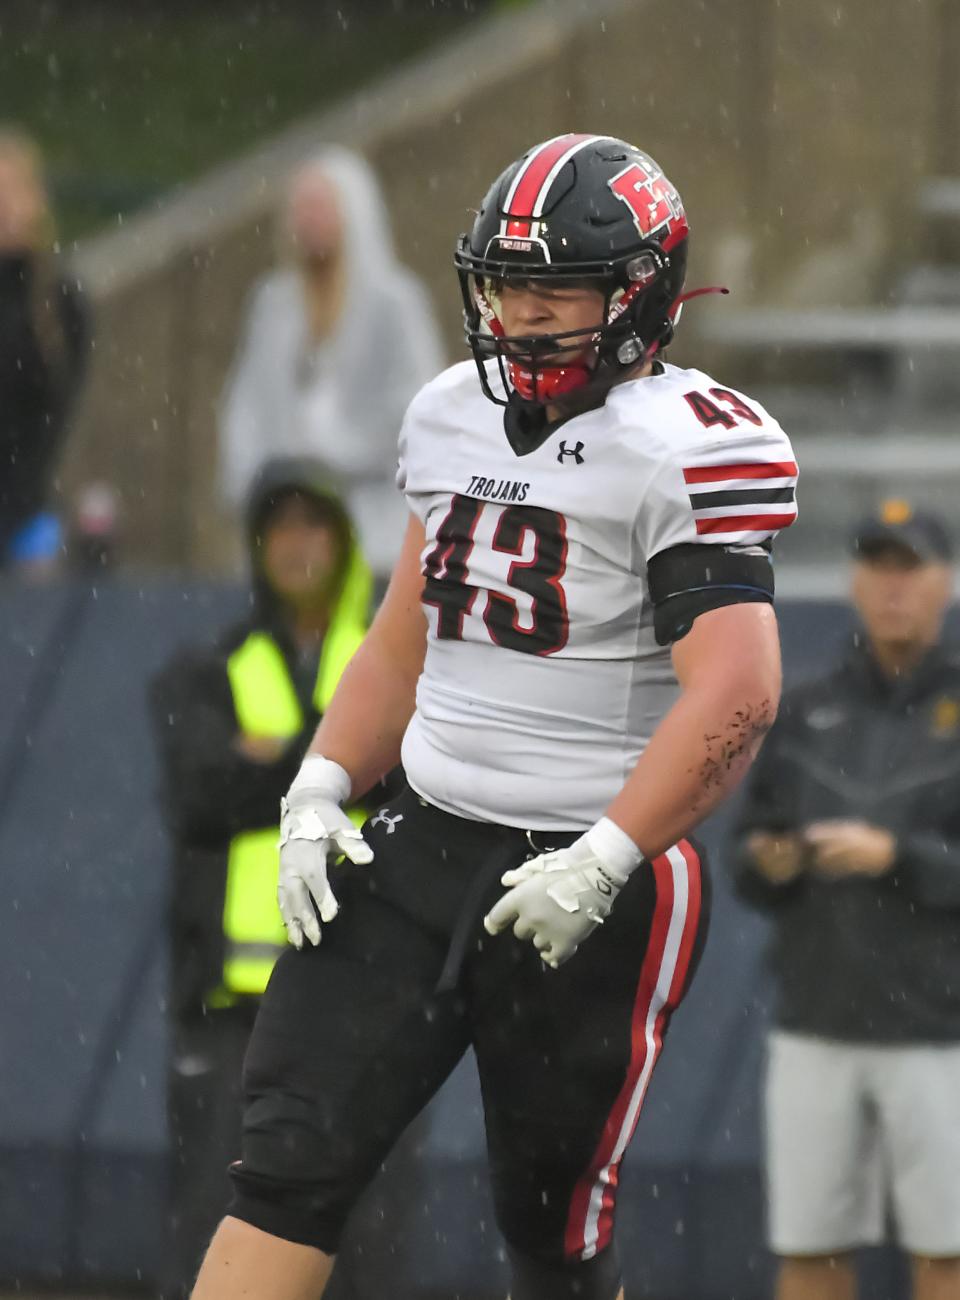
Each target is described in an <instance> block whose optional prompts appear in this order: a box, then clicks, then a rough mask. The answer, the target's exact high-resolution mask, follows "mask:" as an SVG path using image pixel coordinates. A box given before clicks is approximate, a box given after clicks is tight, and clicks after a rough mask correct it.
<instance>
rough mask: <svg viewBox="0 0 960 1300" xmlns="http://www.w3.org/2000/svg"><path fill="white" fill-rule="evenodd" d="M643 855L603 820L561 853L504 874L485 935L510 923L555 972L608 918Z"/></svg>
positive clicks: (502, 928)
mask: <svg viewBox="0 0 960 1300" xmlns="http://www.w3.org/2000/svg"><path fill="white" fill-rule="evenodd" d="M642 861H643V854H642V853H641V852H640V850H639V849H638V848H637V846H636V844H634V842H633V840H632V839H631V838H630V836H629V835H627V833H626V832H625V831H622V830H621V829H620V827H619V826H618V825H617V824H616V822H612V821H611V820H610V819H609V817H601V819H600V820H599V821H598V822H597V823H596V825H595V826H592V827H591V828H590V830H588V831H587V832H585V834H583V835H581V836H580V838H579V839H578V840H574V842H573V843H572V844H571V845H569V846H568V847H567V848H565V849H557V850H556V851H555V852H553V853H542V854H540V856H539V857H536V858H532V859H531V860H530V861H529V862H525V863H524V864H523V866H520V867H516V868H514V870H512V871H507V872H505V873H504V874H503V875H502V876H501V877H500V883H501V884H504V885H508V886H510V888H509V890H508V892H507V893H506V894H504V896H503V897H502V898H501V899H500V901H499V902H498V903H496V904H495V905H494V906H493V907H492V908H491V909H490V911H489V912H488V913H487V915H486V916H485V917H484V918H483V924H484V926H485V928H486V930H487V932H488V933H489V934H500V933H501V931H503V930H505V929H506V928H507V926H509V925H511V924H512V925H513V933H514V934H515V935H516V937H517V938H518V939H532V940H533V946H534V947H535V948H536V949H537V951H538V952H539V953H540V956H541V957H542V958H543V960H544V961H545V962H546V964H547V965H548V966H552V967H553V968H554V969H556V968H557V967H558V966H560V965H562V963H563V962H565V961H567V959H568V958H570V957H572V956H573V954H574V953H575V952H576V951H577V948H578V947H579V946H580V944H581V943H583V941H584V939H586V938H587V936H588V935H590V934H592V933H593V931H594V930H595V929H596V928H597V926H598V925H602V924H603V921H604V919H605V918H606V917H607V916H608V915H609V913H610V909H611V907H612V906H613V902H614V899H615V898H616V897H617V895H618V894H619V893H620V890H621V889H622V888H623V886H624V885H625V884H626V883H627V879H628V877H629V875H630V873H631V872H632V871H634V870H635V869H636V867H638V866H639V865H640V863H641V862H642Z"/></svg>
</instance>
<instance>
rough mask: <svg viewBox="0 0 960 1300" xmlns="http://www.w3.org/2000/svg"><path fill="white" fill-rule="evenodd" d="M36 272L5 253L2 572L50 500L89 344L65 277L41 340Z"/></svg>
mask: <svg viewBox="0 0 960 1300" xmlns="http://www.w3.org/2000/svg"><path fill="white" fill-rule="evenodd" d="M37 274H38V268H37V263H36V261H35V260H34V259H33V258H31V257H29V256H26V255H17V254H6V255H4V256H0V567H2V565H3V562H4V556H5V553H6V550H7V546H8V544H9V542H10V539H11V538H12V537H13V535H14V534H15V533H16V532H17V530H18V529H19V528H20V527H22V525H23V524H25V523H26V522H27V520H28V519H30V517H31V516H32V515H34V514H36V512H37V511H38V510H40V509H41V508H42V507H43V505H44V503H45V500H46V496H47V493H48V491H49V488H50V483H51V480H52V477H53V470H54V465H55V462H56V459H57V455H58V453H59V450H60V440H61V435H62V433H63V431H64V427H65V424H66V421H67V418H68V415H69V412H70V407H71V403H72V402H73V399H74V397H75V396H76V393H77V390H78V388H79V385H80V381H81V379H82V377H83V371H84V368H85V364H86V357H87V352H88V346H89V325H88V316H87V309H86V306H85V301H84V298H83V296H82V294H81V293H80V290H79V289H78V287H77V284H76V282H75V281H71V280H69V279H67V278H64V277H62V276H61V277H56V276H55V277H54V278H53V279H52V282H51V287H50V292H51V293H52V294H53V301H52V302H51V303H50V311H49V319H48V320H47V321H46V328H47V331H48V332H49V334H50V338H48V339H42V338H41V337H40V332H39V324H38V310H39V309H38V306H37V303H36V301H35V299H36V297H37V290H36V285H35V277H36V275H37Z"/></svg>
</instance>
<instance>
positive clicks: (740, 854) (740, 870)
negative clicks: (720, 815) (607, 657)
mask: <svg viewBox="0 0 960 1300" xmlns="http://www.w3.org/2000/svg"><path fill="white" fill-rule="evenodd" d="M791 713H792V708H791V706H790V703H789V702H788V701H785V702H784V704H783V706H782V707H781V711H780V716H779V717H778V719H777V721H776V722H775V723H774V725H773V727H772V729H771V731H770V734H769V735H768V736H767V738H766V740H765V741H764V743H763V748H762V749H761V750H760V753H759V755H758V757H757V759H756V762H755V763H754V765H753V768H752V770H751V772H750V775H749V777H748V784H747V789H746V796H745V799H744V802H743V806H742V809H741V812H740V816H739V817H738V819H737V823H736V826H735V827H734V831H733V835H732V837H731V841H732V842H731V846H730V856H729V860H730V864H731V867H732V869H733V876H734V885H735V887H736V891H737V893H738V894H739V895H740V897H741V898H742V899H743V901H744V902H746V903H749V904H750V905H751V906H753V907H759V908H762V909H764V910H768V909H771V908H776V907H778V906H780V905H781V904H782V903H785V902H787V901H789V900H790V899H792V898H794V897H795V896H796V894H797V892H798V891H799V890H800V889H802V888H803V885H804V882H803V878H802V877H801V878H799V879H796V880H793V881H790V882H789V883H788V884H784V885H777V884H774V883H773V882H772V881H770V880H768V879H767V877H766V876H764V875H763V874H762V873H761V872H760V871H758V870H757V868H756V865H755V864H754V861H753V858H752V857H751V856H750V854H749V853H748V852H747V848H746V841H747V837H748V836H749V835H750V834H751V832H753V831H793V830H795V829H796V828H797V811H796V808H795V806H794V799H793V791H794V790H795V788H796V773H795V772H794V771H793V770H792V765H791V764H790V762H789V759H788V758H786V757H785V755H784V752H783V748H784V742H785V741H786V740H787V739H788V738H789V735H790V731H791Z"/></svg>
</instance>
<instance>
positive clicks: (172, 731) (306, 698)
mask: <svg viewBox="0 0 960 1300" xmlns="http://www.w3.org/2000/svg"><path fill="white" fill-rule="evenodd" d="M292 485H296V487H297V489H298V490H303V491H308V492H311V493H313V495H315V496H317V497H318V498H322V499H323V500H324V501H325V503H326V504H327V506H328V508H329V509H330V511H331V512H332V514H333V515H334V517H335V520H336V524H335V526H336V527H337V528H338V529H342V537H343V540H344V543H345V566H344V569H343V570H342V573H341V587H340V593H339V595H338V596H333V597H332V598H331V599H332V603H334V604H338V603H339V601H340V598H341V597H342V596H343V595H344V593H345V591H346V588H347V585H348V583H347V574H346V568H347V567H349V566H348V565H347V564H346V558H347V556H352V555H354V554H355V552H356V542H355V539H354V537H353V530H352V528H351V525H350V520H349V518H348V516H347V514H346V511H345V510H344V508H343V506H342V505H341V504H340V502H339V501H338V499H337V498H336V496H335V495H334V494H332V493H331V492H330V491H329V490H328V489H327V487H326V485H325V484H324V482H323V480H322V477H320V470H319V467H317V466H316V465H315V464H314V463H312V462H309V461H297V460H282V461H281V460H278V461H273V462H270V463H268V465H267V466H265V467H264V469H263V471H262V472H261V474H260V476H259V477H258V480H257V482H256V483H255V484H254V487H253V489H252V492H251V497H250V501H249V503H248V512H247V531H248V541H249V545H250V558H251V569H252V591H251V612H250V617H249V618H247V619H245V620H244V621H243V622H241V623H239V624H238V625H237V626H235V627H232V628H230V629H229V630H228V631H226V632H225V633H224V634H223V635H222V636H221V637H220V638H219V640H218V641H217V642H216V643H215V644H214V645H212V646H207V647H200V648H192V649H188V650H186V651H184V652H183V653H181V654H179V655H177V656H176V657H175V658H174V659H173V661H172V662H171V663H169V664H168V665H167V666H166V667H165V668H164V669H163V670H162V671H161V672H160V673H159V674H158V675H157V676H156V677H155V678H154V679H153V681H152V682H151V683H150V687H149V704H150V712H151V718H152V722H153V730H154V735H155V738H156V743H157V747H158V751H159V754H160V764H161V772H162V798H163V803H164V810H165V813H166V821H167V825H168V827H169V829H170V833H171V838H172V840H173V843H174V854H173V878H172V882H171V895H170V897H171V903H170V915H169V927H170V936H171V949H172V952H171V956H172V962H171V970H172V993H171V1001H172V1008H171V1010H172V1013H173V1015H174V1017H175V1019H176V1020H177V1021H179V1022H181V1023H183V1022H185V1021H187V1020H189V1019H190V1018H191V1017H193V1016H199V1015H202V1014H203V1007H204V999H205V996H206V995H207V994H208V993H209V992H210V991H211V990H212V989H215V988H217V987H218V986H219V985H220V983H221V980H222V975H223V957H224V939H223V903H224V893H225V888H226V879H227V856H228V851H229V848H230V841H231V840H232V839H233V837H234V836H235V835H237V834H238V833H239V832H241V831H245V830H260V829H263V828H264V827H268V826H274V825H276V824H277V823H278V822H279V819H280V799H281V796H283V795H284V794H286V792H287V790H288V788H289V786H290V783H291V781H292V780H293V778H294V777H295V776H296V774H297V771H298V769H299V767H300V763H301V761H302V759H303V755H304V754H305V753H306V750H307V748H308V746H309V744H310V741H311V739H312V738H313V733H314V731H315V730H316V728H317V723H318V722H319V720H320V715H319V714H318V713H317V710H316V707H315V705H314V702H313V691H314V686H315V683H316V671H317V662H316V661H315V662H314V663H313V664H312V665H310V664H308V665H303V664H301V663H299V662H298V657H297V652H296V650H295V647H294V645H293V644H292V641H291V639H290V633H289V630H288V625H287V621H286V618H285V615H284V613H283V610H282V609H281V608H280V606H279V604H278V601H277V598H276V596H275V594H274V592H273V591H272V590H271V588H270V586H269V585H268V583H267V582H266V579H265V577H264V575H263V572H262V570H261V567H260V563H259V554H260V553H259V544H258V534H259V532H260V529H261V527H262V522H263V518H264V514H265V512H266V511H268V510H269V509H270V508H271V502H272V501H273V500H274V498H275V495H276V493H277V492H278V491H282V490H284V489H285V488H288V487H290V486H292ZM361 563H362V562H361ZM367 576H368V577H369V575H367ZM360 594H361V595H362V594H363V593H362V592H361V593H360ZM365 613H366V610H365V609H364V610H359V611H354V614H355V616H356V618H357V619H358V620H360V621H362V619H363V617H364V615H365ZM251 632H266V633H267V634H268V635H270V636H271V637H272V638H273V640H274V641H275V642H276V644H277V646H278V647H279V648H280V650H281V653H282V654H283V657H284V659H285V661H286V664H287V670H288V672H289V674H290V678H291V681H292V682H293V684H294V688H295V690H296V693H297V698H298V700H299V702H300V708H301V710H302V714H303V718H304V725H303V729H302V730H301V732H300V733H299V735H297V736H296V737H294V738H293V740H291V741H290V742H289V744H288V746H287V748H286V749H285V750H284V753H283V755H282V756H281V757H280V758H279V759H277V760H276V761H275V762H273V763H258V762H255V761H254V760H253V759H250V758H247V757H245V756H244V755H243V754H242V753H241V752H240V751H239V750H238V749H237V748H236V745H235V743H234V742H235V739H236V737H237V735H238V733H239V731H240V724H239V722H238V719H237V715H236V710H235V707H234V702H233V691H232V689H231V686H230V679H229V677H228V675H227V660H228V659H229V658H230V655H231V654H232V653H233V652H234V650H236V649H237V648H238V647H239V646H241V645H242V644H243V642H244V641H245V640H246V639H247V637H248V636H249V635H250V633H251ZM317 658H318V659H319V656H318V657H317ZM385 797H387V795H385V794H384V793H383V791H380V790H377V791H375V792H374V793H373V795H372V796H371V798H369V799H368V800H367V801H365V802H366V803H368V804H369V805H370V806H373V805H374V804H375V803H376V802H378V801H379V800H380V799H382V798H385Z"/></svg>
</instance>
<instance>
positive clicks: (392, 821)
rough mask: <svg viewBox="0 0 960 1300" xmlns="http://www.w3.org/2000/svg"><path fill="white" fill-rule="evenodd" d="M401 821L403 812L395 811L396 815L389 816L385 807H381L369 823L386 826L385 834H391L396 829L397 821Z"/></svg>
mask: <svg viewBox="0 0 960 1300" xmlns="http://www.w3.org/2000/svg"><path fill="white" fill-rule="evenodd" d="M402 821H403V813H397V815H396V817H391V816H390V815H389V813H388V812H387V810H386V808H381V809H380V811H379V812H378V813H377V815H376V817H374V819H373V821H372V822H371V823H370V825H371V826H386V828H387V834H388V835H392V834H393V832H394V831H395V830H396V829H397V823H398V822H402Z"/></svg>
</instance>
